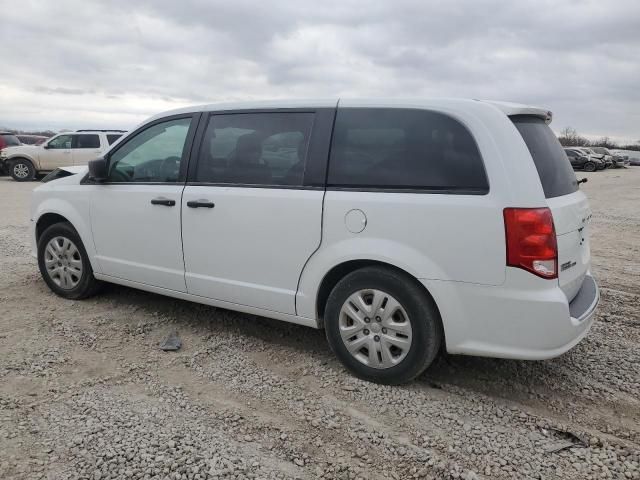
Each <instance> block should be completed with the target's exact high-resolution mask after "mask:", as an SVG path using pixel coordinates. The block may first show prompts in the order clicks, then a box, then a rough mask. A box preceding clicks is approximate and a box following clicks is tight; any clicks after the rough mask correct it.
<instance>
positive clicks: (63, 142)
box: [47, 135, 72, 149]
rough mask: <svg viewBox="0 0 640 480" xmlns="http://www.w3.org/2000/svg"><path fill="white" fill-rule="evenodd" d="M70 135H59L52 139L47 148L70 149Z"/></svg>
mask: <svg viewBox="0 0 640 480" xmlns="http://www.w3.org/2000/svg"><path fill="white" fill-rule="evenodd" d="M71 138H72V137H71V135H60V136H58V137H55V138H53V139H52V140H51V141H50V142H49V143H48V144H47V146H48V147H49V148H55V149H67V148H71Z"/></svg>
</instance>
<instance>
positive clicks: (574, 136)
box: [558, 127, 640, 151]
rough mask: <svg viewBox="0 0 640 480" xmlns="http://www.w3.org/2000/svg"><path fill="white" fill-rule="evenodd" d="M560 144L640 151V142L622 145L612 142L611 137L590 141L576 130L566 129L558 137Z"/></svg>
mask: <svg viewBox="0 0 640 480" xmlns="http://www.w3.org/2000/svg"><path fill="white" fill-rule="evenodd" d="M558 140H560V144H561V145H563V146H565V147H605V148H617V149H618V148H619V149H621V150H637V151H640V140H638V141H637V142H636V143H632V144H628V145H627V144H620V143H616V142H614V141H613V140H611V139H610V138H609V137H602V138H599V139H597V140H589V139H588V138H586V137H583V136H582V135H579V134H578V132H577V131H576V129H575V128H573V127H565V128H563V129H562V131H561V132H560V135H559V136H558Z"/></svg>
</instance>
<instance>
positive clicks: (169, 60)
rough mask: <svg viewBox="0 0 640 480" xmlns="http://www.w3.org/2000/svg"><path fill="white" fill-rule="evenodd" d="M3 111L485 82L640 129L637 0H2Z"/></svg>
mask: <svg viewBox="0 0 640 480" xmlns="http://www.w3.org/2000/svg"><path fill="white" fill-rule="evenodd" d="M0 10H1V12H0V15H1V26H0V44H1V45H2V53H1V55H0V126H5V127H14V128H53V129H62V128H82V127H84V128H88V127H90V128H95V127H108V128H124V129H129V128H131V127H133V126H134V125H136V124H137V123H139V122H140V121H142V120H143V119H144V118H146V117H147V116H150V115H152V114H155V113H158V112H160V111H163V110H168V109H172V108H177V107H180V106H184V105H190V104H198V103H212V102H216V101H223V100H235V99H237V100H248V99H265V98H279V97H347V96H348V97H378V96H385V97H433V96H436V97H442V96H449V97H451V96H454V97H470V98H483V99H494V100H509V101H516V102H522V103H529V104H535V105H540V106H543V107H545V108H548V109H550V110H552V111H553V112H554V122H553V124H552V127H553V128H554V129H555V130H556V131H559V130H560V129H562V128H563V127H565V126H567V125H571V126H573V127H575V128H576V129H577V130H578V131H579V132H580V133H582V134H586V135H591V136H600V135H609V136H611V137H617V138H619V139H624V140H633V141H636V140H640V1H638V0H598V1H579V0H551V1H545V0H504V1H498V0H466V1H455V0H442V1H440V0H417V1H402V0H368V1H351V0H339V1H333V0H316V1H313V2H306V1H302V0H299V1H296V0H269V1H264V0H262V1H259V0H252V1H248V0H227V1H217V0H166V1H165V0H147V1H144V0H112V1H108V2H107V1H105V2H91V1H88V0H77V1H75V0H68V1H67V0H56V1H48V0H42V1H29V0H19V1H16V0H3V1H2V9H0Z"/></svg>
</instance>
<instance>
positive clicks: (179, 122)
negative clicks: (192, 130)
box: [109, 118, 191, 183]
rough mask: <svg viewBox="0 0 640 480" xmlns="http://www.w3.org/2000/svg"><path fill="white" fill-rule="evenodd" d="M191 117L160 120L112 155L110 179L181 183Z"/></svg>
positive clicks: (117, 180)
mask: <svg viewBox="0 0 640 480" xmlns="http://www.w3.org/2000/svg"><path fill="white" fill-rule="evenodd" d="M190 125H191V118H180V119H176V120H169V121H166V122H162V123H157V124H155V125H152V126H151V127H149V128H147V129H145V130H143V131H142V132H140V133H138V134H136V135H135V136H134V137H132V138H131V139H129V140H127V141H126V143H124V144H123V145H122V146H121V147H120V148H118V149H117V150H116V151H115V152H114V153H113V154H112V155H110V157H109V181H110V182H163V183H164V182H177V181H178V174H179V171H180V162H181V161H182V154H183V150H184V145H185V142H186V139H187V133H188V132H189V126H190Z"/></svg>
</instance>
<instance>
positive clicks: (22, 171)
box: [9, 158, 36, 182]
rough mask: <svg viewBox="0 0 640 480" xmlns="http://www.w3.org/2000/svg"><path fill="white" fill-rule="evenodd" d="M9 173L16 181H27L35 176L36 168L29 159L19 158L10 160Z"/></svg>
mask: <svg viewBox="0 0 640 480" xmlns="http://www.w3.org/2000/svg"><path fill="white" fill-rule="evenodd" d="M9 173H10V174H11V176H12V177H13V179H14V180H15V181H16V182H28V181H29V180H33V179H34V178H35V176H36V169H35V167H34V166H33V163H31V162H30V161H29V160H27V159H24V158H19V159H17V160H14V161H13V162H11V167H10V168H9Z"/></svg>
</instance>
